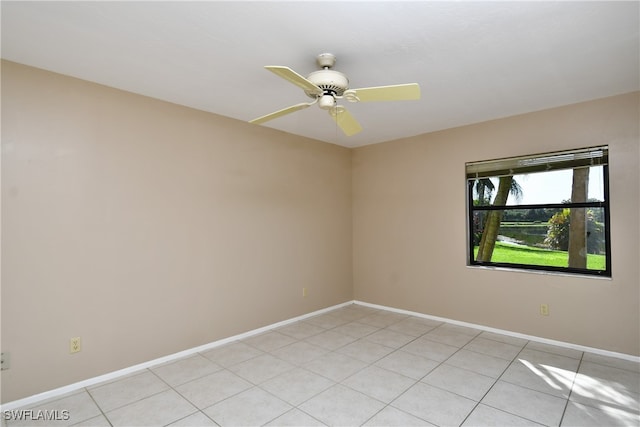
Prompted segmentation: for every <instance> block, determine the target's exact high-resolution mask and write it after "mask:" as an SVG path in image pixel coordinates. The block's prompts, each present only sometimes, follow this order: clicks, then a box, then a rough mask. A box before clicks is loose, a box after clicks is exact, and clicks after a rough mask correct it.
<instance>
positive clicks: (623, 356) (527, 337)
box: [353, 300, 640, 363]
mask: <svg viewBox="0 0 640 427" xmlns="http://www.w3.org/2000/svg"><path fill="white" fill-rule="evenodd" d="M353 303H354V304H358V305H362V306H365V307H370V308H376V309H378V310H386V311H391V312H394V313H400V314H407V315H410V316H416V317H422V318H424V319H430V320H436V321H439V322H446V323H451V324H453V325H458V326H466V327H468V328H474V329H479V330H481V331H487V332H494V333H496V334H501V335H507V336H510V337H515V338H522V339H525V340H529V341H535V342H539V343H543V344H550V345H556V346H558V347H564V348H570V349H573V350H579V351H584V352H588V353H594V354H599V355H601V356H608V357H615V358H617V359H624V360H629V361H631V362H636V363H640V356H633V355H630V354H625V353H616V352H615V351H609V350H602V349H599V348H594V347H587V346H583V345H578V344H572V343H567V342H564V341H555V340H550V339H547V338H541V337H536V336H533V335H525V334H521V333H519V332H512V331H506V330H504V329H497V328H491V327H488V326H483V325H477V324H475V323H468V322H461V321H459V320H453V319H447V318H445V317H437V316H431V315H429V314H423V313H417V312H415V311H409V310H402V309H399V308H393V307H387V306H384V305H378V304H370V303H367V302H362V301H357V300H354V301H353Z"/></svg>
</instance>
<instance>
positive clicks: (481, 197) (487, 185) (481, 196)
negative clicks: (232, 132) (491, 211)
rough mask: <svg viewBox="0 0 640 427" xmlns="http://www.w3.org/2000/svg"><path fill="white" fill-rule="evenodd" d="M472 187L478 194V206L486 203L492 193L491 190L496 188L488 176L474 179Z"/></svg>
mask: <svg viewBox="0 0 640 427" xmlns="http://www.w3.org/2000/svg"><path fill="white" fill-rule="evenodd" d="M474 188H475V191H476V194H477V195H478V205H479V206H483V205H488V204H489V202H490V201H491V196H492V195H493V192H494V190H495V189H496V187H495V185H493V182H492V181H491V179H489V178H480V179H476V183H475V186H474ZM485 195H486V196H485Z"/></svg>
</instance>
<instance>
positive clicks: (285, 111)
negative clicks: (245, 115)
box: [249, 102, 314, 124]
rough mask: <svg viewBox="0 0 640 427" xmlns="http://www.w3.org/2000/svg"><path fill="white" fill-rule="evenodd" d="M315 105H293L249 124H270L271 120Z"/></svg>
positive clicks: (311, 103)
mask: <svg viewBox="0 0 640 427" xmlns="http://www.w3.org/2000/svg"><path fill="white" fill-rule="evenodd" d="M313 104H314V103H313V102H310V103H302V104H296V105H292V106H291V107H287V108H283V109H282V110H278V111H276V112H274V113H271V114H267V115H266V116H262V117H258V118H257V119H253V120H250V121H249V123H255V124H260V123H264V122H268V121H269V120H273V119H277V118H278V117H281V116H285V115H287V114H290V113H293V112H296V111H300V110H304V109H305V108H307V107H309V106H310V105H313Z"/></svg>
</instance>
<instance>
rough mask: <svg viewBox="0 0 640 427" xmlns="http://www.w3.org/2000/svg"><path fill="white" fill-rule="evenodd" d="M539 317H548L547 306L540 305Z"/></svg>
mask: <svg viewBox="0 0 640 427" xmlns="http://www.w3.org/2000/svg"><path fill="white" fill-rule="evenodd" d="M540 315H541V316H548V315H549V305H547V304H540Z"/></svg>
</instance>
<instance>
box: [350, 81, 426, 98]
mask: <svg viewBox="0 0 640 427" xmlns="http://www.w3.org/2000/svg"><path fill="white" fill-rule="evenodd" d="M352 94H355V96H356V99H355V100H354V101H360V102H369V101H411V100H414V99H420V85H419V84H418V83H407V84H403V85H392V86H378V87H364V88H360V89H350V90H347V91H345V93H344V97H345V98H346V99H347V100H349V101H351V99H350V98H351V97H352V96H353V95H352Z"/></svg>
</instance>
